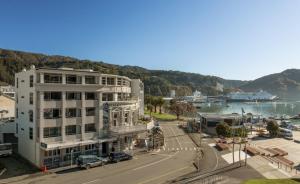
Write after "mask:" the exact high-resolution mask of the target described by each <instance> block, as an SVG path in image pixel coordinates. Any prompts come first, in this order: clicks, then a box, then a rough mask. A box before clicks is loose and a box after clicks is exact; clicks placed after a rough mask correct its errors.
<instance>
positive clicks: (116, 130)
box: [110, 125, 147, 135]
mask: <svg viewBox="0 0 300 184" xmlns="http://www.w3.org/2000/svg"><path fill="white" fill-rule="evenodd" d="M145 131H147V126H146V125H132V126H112V127H110V132H111V133H112V134H113V135H122V134H130V133H141V132H145Z"/></svg>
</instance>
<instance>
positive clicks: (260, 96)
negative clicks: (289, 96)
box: [227, 90, 278, 102]
mask: <svg viewBox="0 0 300 184" xmlns="http://www.w3.org/2000/svg"><path fill="white" fill-rule="evenodd" d="M277 99H278V97H277V96H276V95H272V94H270V93H268V92H267V91H263V90H260V91H258V92H232V93H229V94H228V95H227V101H229V102H252V101H253V102H255V101H274V100H277Z"/></svg>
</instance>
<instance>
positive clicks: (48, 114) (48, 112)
mask: <svg viewBox="0 0 300 184" xmlns="http://www.w3.org/2000/svg"><path fill="white" fill-rule="evenodd" d="M44 118H45V119H57V118H61V110H60V109H57V108H55V109H44Z"/></svg>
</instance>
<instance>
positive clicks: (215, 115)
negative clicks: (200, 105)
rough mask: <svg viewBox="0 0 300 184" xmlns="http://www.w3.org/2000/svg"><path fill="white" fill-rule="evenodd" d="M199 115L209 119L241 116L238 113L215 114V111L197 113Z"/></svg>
mask: <svg viewBox="0 0 300 184" xmlns="http://www.w3.org/2000/svg"><path fill="white" fill-rule="evenodd" d="M199 115H200V116H201V117H204V118H209V119H239V118H242V116H241V115H240V114H217V113H199Z"/></svg>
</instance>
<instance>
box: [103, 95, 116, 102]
mask: <svg viewBox="0 0 300 184" xmlns="http://www.w3.org/2000/svg"><path fill="white" fill-rule="evenodd" d="M102 101H114V95H113V93H103V94H102Z"/></svg>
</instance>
